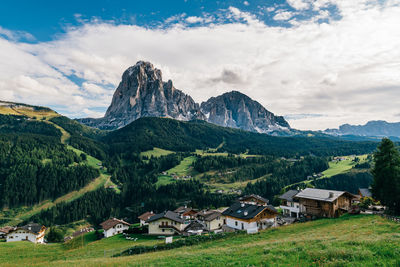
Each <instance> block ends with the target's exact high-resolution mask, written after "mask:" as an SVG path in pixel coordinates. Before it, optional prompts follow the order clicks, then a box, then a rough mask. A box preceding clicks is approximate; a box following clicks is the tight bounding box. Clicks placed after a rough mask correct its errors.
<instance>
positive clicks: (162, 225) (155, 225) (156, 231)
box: [147, 211, 186, 235]
mask: <svg viewBox="0 0 400 267" xmlns="http://www.w3.org/2000/svg"><path fill="white" fill-rule="evenodd" d="M147 223H148V224H149V235H175V234H182V231H183V230H184V229H185V227H186V225H185V219H184V218H183V216H182V215H180V214H178V213H176V212H173V211H165V212H162V213H159V214H155V215H153V216H152V217H150V219H148V220H147Z"/></svg>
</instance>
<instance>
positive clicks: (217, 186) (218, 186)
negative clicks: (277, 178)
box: [205, 176, 266, 193]
mask: <svg viewBox="0 0 400 267" xmlns="http://www.w3.org/2000/svg"><path fill="white" fill-rule="evenodd" d="M265 177H266V176H263V177H260V178H257V179H253V180H247V181H239V182H234V183H226V184H224V183H208V182H205V183H206V184H207V185H208V186H209V188H210V191H211V192H216V191H218V190H223V191H224V193H227V192H228V191H230V190H242V189H243V188H245V187H246V185H247V184H248V183H255V182H257V181H260V180H262V179H265Z"/></svg>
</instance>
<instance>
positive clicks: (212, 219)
mask: <svg viewBox="0 0 400 267" xmlns="http://www.w3.org/2000/svg"><path fill="white" fill-rule="evenodd" d="M197 219H198V220H200V221H202V222H203V223H204V224H205V225H206V228H207V230H208V231H210V232H212V231H215V230H219V229H221V227H222V226H223V225H224V224H226V217H225V216H224V215H222V213H221V212H220V211H217V210H203V211H201V212H199V213H198V214H197Z"/></svg>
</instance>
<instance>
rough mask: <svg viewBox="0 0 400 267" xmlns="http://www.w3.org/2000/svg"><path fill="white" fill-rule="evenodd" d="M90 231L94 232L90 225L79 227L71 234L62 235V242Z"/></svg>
mask: <svg viewBox="0 0 400 267" xmlns="http://www.w3.org/2000/svg"><path fill="white" fill-rule="evenodd" d="M91 232H94V229H93V228H92V227H86V228H82V229H79V230H78V231H75V232H73V233H72V235H70V236H66V237H64V242H67V241H69V240H71V239H73V238H75V237H78V236H81V235H84V234H87V233H91Z"/></svg>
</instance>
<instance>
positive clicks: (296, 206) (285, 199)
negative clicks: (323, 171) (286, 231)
mask: <svg viewBox="0 0 400 267" xmlns="http://www.w3.org/2000/svg"><path fill="white" fill-rule="evenodd" d="M299 192H300V191H299V190H289V191H287V192H286V193H284V194H283V195H281V196H280V197H279V199H280V200H281V205H280V206H279V207H280V208H281V209H282V212H283V215H285V216H288V217H294V218H299V216H300V212H301V210H300V203H299V202H298V201H296V200H294V199H293V197H294V196H295V195H297V194H298V193H299Z"/></svg>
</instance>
